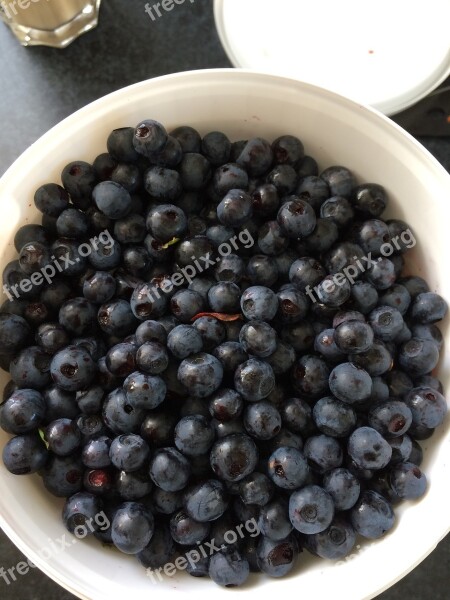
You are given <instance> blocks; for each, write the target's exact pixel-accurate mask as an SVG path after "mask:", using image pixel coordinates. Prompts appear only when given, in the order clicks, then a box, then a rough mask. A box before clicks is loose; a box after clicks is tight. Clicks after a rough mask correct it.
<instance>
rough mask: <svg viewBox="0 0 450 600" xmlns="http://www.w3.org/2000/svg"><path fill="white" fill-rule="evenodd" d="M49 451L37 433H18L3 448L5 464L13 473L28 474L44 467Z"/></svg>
mask: <svg viewBox="0 0 450 600" xmlns="http://www.w3.org/2000/svg"><path fill="white" fill-rule="evenodd" d="M48 457H49V453H48V452H47V449H46V447H45V444H44V443H43V441H42V440H41V439H40V438H39V436H37V435H36V434H35V433H27V434H24V435H17V436H15V437H13V438H11V439H10V440H8V442H7V443H6V445H5V446H4V448H3V454H2V458H3V464H4V465H5V467H6V468H7V469H8V471H9V472H10V473H12V474H13V475H28V474H29V473H36V472H37V471H40V470H41V469H43V468H44V467H45V465H46V463H47V460H48Z"/></svg>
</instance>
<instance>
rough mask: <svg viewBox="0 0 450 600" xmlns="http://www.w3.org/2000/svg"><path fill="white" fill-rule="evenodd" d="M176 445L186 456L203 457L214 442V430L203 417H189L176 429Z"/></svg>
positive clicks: (178, 424)
mask: <svg viewBox="0 0 450 600" xmlns="http://www.w3.org/2000/svg"><path fill="white" fill-rule="evenodd" d="M174 439H175V445H176V447H177V448H178V450H179V451H180V452H181V453H182V454H184V455H185V456H203V455H204V454H207V453H208V451H209V449H210V448H211V446H212V444H213V442H214V430H213V428H212V426H211V424H210V422H209V421H208V419H206V418H205V417H203V416H202V415H188V416H186V417H183V418H182V419H180V421H178V423H177V425H176V427H175V438H174Z"/></svg>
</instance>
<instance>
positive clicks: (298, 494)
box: [289, 485, 335, 535]
mask: <svg viewBox="0 0 450 600" xmlns="http://www.w3.org/2000/svg"><path fill="white" fill-rule="evenodd" d="M334 510H335V509H334V503H333V500H332V497H331V496H330V494H329V493H328V492H326V491H325V490H324V489H323V488H322V487H320V486H318V485H307V486H306V487H304V488H302V489H300V490H297V491H295V492H293V494H292V495H291V497H290V499H289V518H290V520H291V523H292V525H293V526H294V527H295V529H296V530H297V531H300V532H301V533H306V534H309V535H311V534H315V533H320V532H321V531H324V530H325V529H327V528H328V527H329V526H330V524H331V522H332V520H333V517H334Z"/></svg>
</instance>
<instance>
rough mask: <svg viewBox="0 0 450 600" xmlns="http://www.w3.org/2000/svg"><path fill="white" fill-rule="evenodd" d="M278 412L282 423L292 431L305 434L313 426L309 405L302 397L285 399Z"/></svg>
mask: <svg viewBox="0 0 450 600" xmlns="http://www.w3.org/2000/svg"><path fill="white" fill-rule="evenodd" d="M280 413H281V418H282V421H283V423H284V425H285V426H286V427H287V428H288V429H289V430H290V431H293V432H294V433H300V434H302V435H307V434H308V433H310V431H311V430H312V428H313V427H314V424H313V420H312V410H311V406H310V405H309V403H308V402H307V401H306V400H305V399H303V398H289V399H288V400H285V401H284V402H283V405H282V407H281V410H280Z"/></svg>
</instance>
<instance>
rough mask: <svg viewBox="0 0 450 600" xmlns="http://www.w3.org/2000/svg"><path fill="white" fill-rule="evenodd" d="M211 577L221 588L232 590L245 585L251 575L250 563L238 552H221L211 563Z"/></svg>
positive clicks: (214, 555) (214, 556)
mask: <svg viewBox="0 0 450 600" xmlns="http://www.w3.org/2000/svg"><path fill="white" fill-rule="evenodd" d="M208 572H209V576H210V577H211V579H212V580H213V581H214V583H217V584H218V585H220V586H223V587H227V588H231V587H236V586H239V585H243V584H244V583H245V582H246V581H247V579H248V576H249V574H250V567H249V564H248V561H247V560H246V559H245V558H243V557H242V556H241V554H240V553H239V552H237V551H228V552H225V551H220V552H217V553H216V554H213V555H212V556H211V558H210V561H209V571H208Z"/></svg>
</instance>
